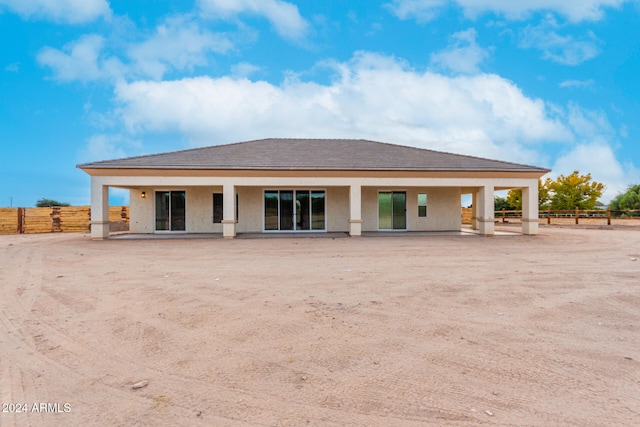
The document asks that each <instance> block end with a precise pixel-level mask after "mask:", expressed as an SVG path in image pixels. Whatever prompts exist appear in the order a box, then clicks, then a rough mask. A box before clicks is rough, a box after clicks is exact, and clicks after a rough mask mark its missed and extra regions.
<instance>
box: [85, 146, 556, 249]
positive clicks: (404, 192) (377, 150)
mask: <svg viewBox="0 0 640 427" xmlns="http://www.w3.org/2000/svg"><path fill="white" fill-rule="evenodd" d="M78 167H79V168H80V169H82V170H83V171H85V172H86V173H88V174H89V175H90V176H91V236H92V237H93V238H95V239H104V238H106V237H108V236H109V221H108V201H109V197H108V194H109V188H111V187H113V188H124V189H128V190H129V191H130V200H131V202H130V203H131V206H130V216H131V221H130V232H131V233H221V234H222V235H223V236H224V237H229V238H231V237H234V236H236V233H281V232H288V233H291V232H296V233H311V232H348V233H349V234H350V235H351V236H360V235H361V233H362V232H363V231H381V232H382V231H394V230H395V231H398V230H406V231H446V230H460V229H461V223H462V221H461V196H462V195H464V194H471V195H472V199H473V206H474V220H473V222H474V227H475V228H477V229H478V230H479V233H480V234H484V235H492V234H493V233H494V192H495V191H497V190H505V189H513V188H520V189H522V198H523V219H522V232H523V234H537V231H538V178H540V177H541V176H543V175H544V174H546V173H547V172H549V170H548V169H544V168H540V167H535V166H527V165H521V164H516V163H509V162H503V161H498V160H489V159H483V158H478V157H471V156H463V155H457V154H450V153H443V152H438V151H432V150H425V149H419V148H414V147H406V146H401V145H395V144H388V143H382V142H375V141H367V140H354V139H279V138H276V139H262V140H256V141H247V142H239V143H235V144H227V145H217V146H211V147H204V148H196V149H191V150H183V151H176V152H169V153H161V154H154V155H147V156H139V157H129V158H124V159H117V160H107V161H100V162H93V163H86V164H82V165H78Z"/></svg>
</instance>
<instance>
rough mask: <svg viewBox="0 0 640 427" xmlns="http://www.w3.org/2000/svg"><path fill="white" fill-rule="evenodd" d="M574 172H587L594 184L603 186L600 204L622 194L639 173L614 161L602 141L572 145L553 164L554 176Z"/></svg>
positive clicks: (608, 147)
mask: <svg viewBox="0 0 640 427" xmlns="http://www.w3.org/2000/svg"><path fill="white" fill-rule="evenodd" d="M575 170H578V171H580V173H581V174H586V173H590V174H591V177H592V179H593V180H594V181H596V182H602V183H604V184H605V185H606V188H605V191H604V193H603V195H602V197H601V198H600V200H601V201H602V202H604V203H608V202H609V201H610V200H611V199H612V198H614V197H615V196H616V195H617V194H618V193H623V192H624V191H625V190H626V188H627V187H628V186H629V184H631V183H635V182H640V171H639V170H638V169H636V168H635V167H634V166H633V164H631V163H621V162H620V161H618V159H617V158H616V155H615V152H614V150H613V148H612V147H611V146H610V145H609V144H607V143H605V142H588V143H584V144H583V143H581V144H579V145H576V146H575V147H572V149H571V150H570V151H569V152H567V153H565V154H563V155H562V156H560V157H559V158H558V159H557V160H556V162H555V164H554V165H553V172H554V175H560V174H564V175H567V174H571V173H572V172H573V171H575Z"/></svg>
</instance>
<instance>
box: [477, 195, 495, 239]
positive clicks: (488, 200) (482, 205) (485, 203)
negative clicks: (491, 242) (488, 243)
mask: <svg viewBox="0 0 640 427" xmlns="http://www.w3.org/2000/svg"><path fill="white" fill-rule="evenodd" d="M478 199H480V200H479V203H478V205H479V206H478V207H479V212H478V213H479V217H478V225H479V230H480V234H482V235H485V236H493V234H494V228H495V224H494V220H495V219H494V209H495V196H494V188H493V185H485V186H484V187H480V193H479V194H478Z"/></svg>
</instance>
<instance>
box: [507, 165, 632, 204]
mask: <svg viewBox="0 0 640 427" xmlns="http://www.w3.org/2000/svg"><path fill="white" fill-rule="evenodd" d="M604 189H605V186H604V184H602V183H600V182H596V181H593V180H592V178H591V174H589V173H588V174H586V175H581V174H580V172H578V171H574V172H573V173H572V174H570V175H567V176H565V175H560V176H559V177H558V178H556V179H555V180H552V179H551V178H547V179H546V180H544V181H542V180H541V179H539V180H538V208H539V209H540V210H541V211H543V210H547V209H551V210H574V209H576V208H578V209H580V210H592V209H596V208H598V207H604V205H603V204H602V203H600V202H599V201H598V198H600V196H602V192H603V191H604ZM609 208H610V209H611V210H612V211H626V210H640V184H635V185H630V186H629V187H628V188H627V191H626V192H625V193H622V194H618V195H617V196H616V197H615V198H614V199H613V200H611V203H610V204H609ZM502 209H505V210H522V190H520V189H517V190H509V193H507V197H506V198H505V197H496V200H495V210H497V211H500V210H502Z"/></svg>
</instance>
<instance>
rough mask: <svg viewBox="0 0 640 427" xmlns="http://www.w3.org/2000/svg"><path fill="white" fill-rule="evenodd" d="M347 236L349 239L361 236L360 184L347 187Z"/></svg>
mask: <svg viewBox="0 0 640 427" xmlns="http://www.w3.org/2000/svg"><path fill="white" fill-rule="evenodd" d="M349 235H350V236H351V237H356V236H361V235H362V186H361V185H360V184H352V185H350V186H349Z"/></svg>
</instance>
